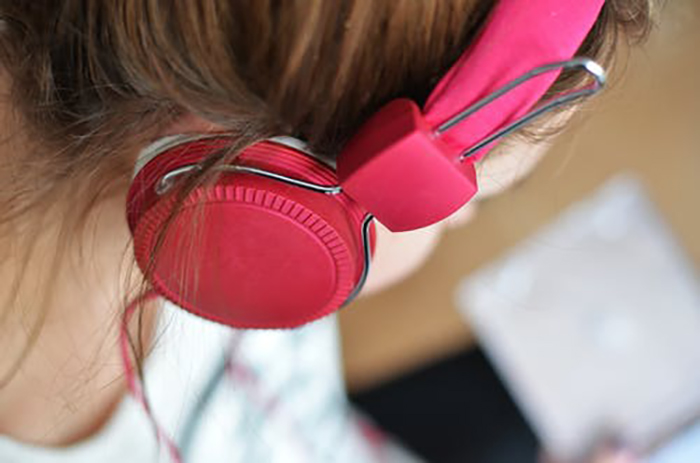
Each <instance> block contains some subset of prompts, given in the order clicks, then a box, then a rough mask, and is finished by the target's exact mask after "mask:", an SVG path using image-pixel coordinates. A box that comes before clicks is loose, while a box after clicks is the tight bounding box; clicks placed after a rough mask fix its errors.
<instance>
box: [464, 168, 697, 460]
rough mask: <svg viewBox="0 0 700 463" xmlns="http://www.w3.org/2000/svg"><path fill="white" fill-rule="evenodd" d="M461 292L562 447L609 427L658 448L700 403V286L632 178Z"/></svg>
mask: <svg viewBox="0 0 700 463" xmlns="http://www.w3.org/2000/svg"><path fill="white" fill-rule="evenodd" d="M456 298H457V302H458V306H459V307H460V310H461V311H462V313H463V314H464V315H465V316H466V317H467V318H468V320H469V322H470V323H471V324H472V326H473V327H474V329H475V331H476V333H477V336H479V338H480V341H481V343H482V346H483V347H484V349H485V350H486V352H487V354H488V355H489V356H490V358H491V360H492V361H493V363H494V365H495V367H496V368H497V370H499V372H500V374H501V375H502V377H503V378H504V380H505V381H506V383H507V384H508V386H509V388H510V389H511V392H512V394H513V396H514V398H515V400H516V401H517V402H518V403H519V405H520V407H521V408H522V409H523V411H524V413H525V414H526V416H527V417H528V419H529V421H530V423H531V425H532V426H533V428H534V429H535V430H536V432H537V434H538V435H539V436H540V439H541V440H542V441H543V444H544V445H545V446H546V447H547V448H548V449H550V450H551V451H552V452H554V453H555V454H556V455H559V456H560V457H563V458H574V457H576V456H578V455H580V454H581V453H582V452H584V451H585V450H586V449H587V448H588V446H590V445H591V444H592V443H593V442H594V441H595V439H597V438H599V437H600V436H601V435H602V434H605V433H615V434H616V436H617V437H621V438H623V439H626V440H627V441H628V442H631V443H632V444H633V445H635V446H636V447H638V448H643V449H644V448H649V446H651V445H653V444H656V443H658V441H659V440H660V439H664V438H666V437H668V436H667V435H668V433H669V432H672V431H673V430H676V429H677V428H678V427H679V426H680V425H682V424H684V423H687V422H688V421H690V420H692V419H693V418H694V417H696V415H697V412H700V285H699V284H698V279H697V276H696V274H695V272H694V269H693V268H692V267H691V265H690V263H689V262H688V260H687V259H686V258H685V256H684V255H683V252H682V250H681V249H680V247H679V246H678V244H677V243H676V241H675V239H674V237H673V236H672V234H671V233H670V231H669V230H668V228H667V226H666V225H665V223H664V222H663V219H662V218H661V217H660V216H659V214H658V213H657V212H656V211H655V210H654V207H653V206H652V204H651V202H650V201H649V199H648V198H647V197H646V195H645V193H644V190H643V188H642V186H641V184H640V183H639V182H637V181H636V180H634V179H632V178H628V177H618V178H616V179H614V180H612V181H610V182H609V183H608V184H606V186H604V187H603V188H602V189H601V190H600V191H599V192H597V193H596V194H595V195H594V196H592V197H591V198H589V199H588V200H586V201H583V202H581V203H579V204H576V205H574V206H573V207H572V208H571V209H570V210H568V211H567V212H566V213H564V214H563V215H561V216H560V217H559V218H558V219H557V220H556V221H555V222H554V223H552V224H551V225H549V226H548V227H546V228H544V229H543V230H541V231H540V232H539V233H537V234H536V235H535V236H534V237H532V238H530V239H529V240H527V241H526V242H525V243H522V244H521V245H519V246H518V247H516V248H515V249H513V250H511V251H510V252H509V253H508V254H507V255H506V256H505V257H503V258H502V259H500V260H498V261H497V262H495V263H493V264H492V265H490V266H488V267H487V268H484V269H482V270H480V271H478V272H476V273H475V274H473V275H470V276H468V277H466V278H465V279H464V280H463V282H462V283H461V285H460V286H459V288H458V290H457V293H456ZM693 461H700V456H698V457H697V460H693Z"/></svg>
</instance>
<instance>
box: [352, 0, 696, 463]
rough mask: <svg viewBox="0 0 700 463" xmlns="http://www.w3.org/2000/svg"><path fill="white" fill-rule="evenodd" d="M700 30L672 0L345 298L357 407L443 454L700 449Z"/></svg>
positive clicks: (688, 10) (657, 454)
mask: <svg viewBox="0 0 700 463" xmlns="http://www.w3.org/2000/svg"><path fill="white" fill-rule="evenodd" d="M699 48H700V1H698V0H672V1H668V2H666V6H665V7H664V9H663V10H662V12H661V14H660V21H659V24H658V27H657V28H656V29H655V30H654V31H653V34H652V37H651V40H650V41H649V42H648V43H647V44H646V45H645V46H644V47H643V48H641V49H635V50H632V51H630V52H629V53H628V54H629V57H628V58H627V59H626V60H622V61H621V62H620V65H619V66H618V69H616V70H615V72H614V76H613V83H612V85H611V87H610V88H609V89H608V91H607V92H606V94H605V95H604V96H602V97H600V98H598V99H597V101H595V102H594V103H593V104H591V105H589V106H588V107H587V109H586V111H585V112H584V114H582V115H581V116H580V117H579V118H578V121H577V122H576V123H575V124H574V125H573V126H572V127H571V128H570V129H568V130H567V132H565V133H564V134H563V135H562V136H560V137H559V138H558V139H557V141H556V144H555V146H554V147H553V149H552V150H551V152H550V153H549V154H548V155H547V157H546V158H545V160H544V161H543V162H542V164H541V165H540V166H538V168H537V169H536V171H535V172H534V174H532V175H531V176H529V177H528V178H527V179H526V180H525V181H524V182H521V183H520V184H519V185H518V186H516V187H515V188H512V189H511V190H509V191H507V192H506V193H504V194H502V195H500V196H498V197H496V198H493V199H489V200H487V201H485V202H483V203H482V204H481V205H480V208H479V214H478V216H477V217H476V219H475V220H474V221H473V222H471V223H470V224H469V225H467V226H465V227H463V228H461V229H457V230H453V231H451V232H449V233H448V234H447V236H446V237H445V238H444V239H443V241H442V243H441V244H440V247H439V249H438V250H437V252H436V253H435V254H434V256H433V258H432V259H431V261H430V262H429V263H427V264H426V265H425V266H424V267H423V268H422V269H421V271H419V272H418V273H417V274H415V275H413V276H412V277H410V278H409V279H407V280H405V281H403V282H402V283H400V284H399V285H397V286H395V287H393V288H392V289H391V290H388V291H386V292H383V293H380V294H376V295H374V296H370V297H368V298H366V299H363V300H360V301H358V302H357V303H355V304H354V305H353V307H352V309H351V310H345V311H343V313H342V314H341V329H342V338H343V353H344V361H345V375H346V380H347V384H348V387H349V389H350V391H351V394H352V397H353V400H354V401H355V403H356V404H357V405H358V406H359V407H360V408H362V409H363V410H365V411H366V412H367V413H368V414H370V415H371V416H372V417H373V418H374V419H375V420H376V421H378V422H379V423H380V424H381V425H382V426H384V427H385V428H387V429H389V430H390V431H391V432H393V433H394V434H396V435H397V436H398V437H399V438H401V439H402V440H403V441H404V442H405V443H406V444H407V445H408V446H409V447H412V448H413V449H414V450H415V451H417V452H418V453H420V454H422V455H423V456H425V457H426V458H428V459H429V460H430V461H433V462H438V463H439V462H466V463H491V462H508V463H520V462H523V463H526V462H535V461H538V460H537V458H538V454H539V452H540V450H541V449H542V448H543V447H545V448H547V449H549V451H551V452H553V453H556V454H557V455H560V456H562V457H567V458H573V457H575V456H578V455H580V454H581V453H582V452H584V451H585V449H586V448H587V447H590V446H591V445H594V443H595V442H597V441H599V440H602V439H611V438H613V439H620V440H624V441H626V442H628V443H629V444H630V445H633V446H634V447H635V448H637V449H638V450H639V451H640V452H644V453H645V454H646V455H647V458H648V461H650V462H653V463H667V462H676V461H682V462H685V463H688V462H695V461H700V427H697V426H696V424H697V423H696V420H697V417H698V416H700V395H698V394H700V376H698V373H700V278H699V277H698V275H700V273H699V272H698V269H700V207H699V206H698V202H699V200H700V52H699V51H698V49H699ZM503 175H504V176H507V175H508V172H504V173H503ZM523 263H526V264H523ZM696 371H697V372H698V373H696ZM696 390H697V391H696Z"/></svg>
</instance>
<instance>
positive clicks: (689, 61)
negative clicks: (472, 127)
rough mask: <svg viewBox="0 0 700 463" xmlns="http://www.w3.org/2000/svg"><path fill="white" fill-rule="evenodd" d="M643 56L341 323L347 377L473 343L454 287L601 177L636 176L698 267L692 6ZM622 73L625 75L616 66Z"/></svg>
mask: <svg viewBox="0 0 700 463" xmlns="http://www.w3.org/2000/svg"><path fill="white" fill-rule="evenodd" d="M660 18H661V20H660V22H659V25H658V27H657V28H656V29H655V30H654V32H653V34H652V37H651V39H650V41H649V42H648V43H647V44H646V45H645V47H644V48H643V49H636V50H632V51H631V52H630V53H629V58H627V59H624V60H622V61H621V62H620V65H619V66H618V70H621V71H622V72H618V73H617V75H618V78H617V79H613V83H612V85H611V87H610V89H609V90H608V92H607V93H606V95H604V96H603V97H600V98H599V99H598V100H597V101H596V102H594V103H593V104H591V105H590V106H588V107H587V109H586V111H585V113H584V114H582V115H580V117H578V120H577V121H576V122H575V123H574V124H573V126H572V127H571V128H570V129H569V130H567V132H566V133H564V134H562V135H560V136H559V137H558V139H557V142H556V143H555V145H554V146H553V148H552V150H551V152H550V153H548V155H547V157H546V159H545V160H544V161H543V162H542V164H541V165H540V166H538V168H537V169H536V171H535V172H534V173H533V174H532V175H531V176H530V177H529V178H528V179H527V180H526V181H524V182H522V183H520V184H519V185H518V186H516V187H515V188H512V189H511V190H510V191H508V192H506V193H504V194H502V195H501V196H499V197H497V198H493V199H490V200H488V201H487V202H485V203H483V204H482V205H481V206H480V211H479V215H478V216H477V218H476V219H475V220H474V221H473V222H471V223H470V224H469V225H467V226H466V227H463V228H461V229H457V230H454V231H451V232H448V234H447V235H446V236H445V238H444V239H443V241H442V242H441V244H440V245H439V247H438V249H437V251H436V253H435V254H434V256H433V257H432V258H431V260H430V261H429V262H428V263H427V264H426V265H425V266H424V267H423V268H422V269H421V270H420V271H418V272H417V273H416V274H414V275H413V276H411V277H409V278H408V279H407V280H405V281H403V282H402V283H399V284H398V285H396V286H394V287H392V288H391V289H389V290H387V291H384V292H383V293H379V294H376V295H374V296H370V297H367V298H364V299H360V300H358V301H356V302H355V303H354V304H353V305H352V306H351V307H348V308H347V309H345V310H343V311H342V313H341V315H340V320H341V334H342V347H343V357H344V368H345V376H346V381H347V384H348V387H349V388H350V389H351V390H354V391H359V390H363V389H366V388H369V387H371V386H374V385H377V384H379V383H382V382H384V381H387V380H389V379H391V378H394V377H396V376H398V375H401V374H403V373H406V372H408V371H411V370H414V369H417V368H420V367H421V366H423V365H426V364H429V363H431V362H434V361H437V360H439V359H441V358H444V357H447V356H449V355H450V354H453V353H455V352H457V351H460V350H463V349H466V348H469V347H470V346H472V345H473V344H474V342H475V341H474V337H473V335H472V333H471V331H470V329H469V327H468V326H467V325H466V324H465V323H464V321H463V319H462V318H461V317H460V315H459V314H458V313H457V310H456V308H455V306H454V302H453V293H454V288H455V287H456V285H457V283H458V282H459V281H460V280H461V279H462V278H463V277H464V276H465V275H467V274H469V273H470V272H471V271H473V270H474V269H476V268H479V267H480V266H482V265H484V264H485V263H487V262H489V261H490V260H492V259H494V258H495V257H497V256H499V255H501V254H503V253H504V252H505V251H506V250H507V249H509V248H510V247H512V246H514V245H516V244H517V243H518V242H520V241H522V240H523V239H524V238H526V237H527V236H529V235H531V234H533V233H534V232H535V231H536V230H537V229H538V228H540V227H541V226H542V225H544V224H546V223H547V222H549V221H551V220H552V219H553V218H554V217H556V216H557V215H558V214H559V213H560V212H561V211H562V210H564V209H566V208H567V206H568V205H570V204H571V203H573V202H576V201H577V200H580V199H582V198H583V197H585V196H587V195H588V194H590V193H591V192H592V191H594V190H595V189H596V188H597V187H598V186H600V185H601V184H602V183H604V182H605V180H606V179H609V178H610V177H612V176H614V175H615V174H617V173H621V172H628V173H632V174H635V175H636V176H637V177H639V178H640V179H641V180H642V181H643V183H644V184H645V186H646V187H647V189H648V192H649V194H650V196H651V198H652V200H653V201H654V202H655V204H656V205H657V207H658V208H659V210H660V211H661V212H662V214H663V215H664V217H665V219H666V220H667V221H668V223H669V224H670V225H671V227H672V229H673V231H674V232H675V233H676V235H677V236H678V238H679V240H680V242H681V244H682V245H683V247H684V249H685V250H686V251H687V253H688V255H689V256H690V258H691V260H692V261H693V262H695V264H696V265H697V266H698V268H700V213H699V212H698V211H699V207H698V204H697V203H698V199H700V58H699V57H698V51H697V47H698V46H700V3H699V2H697V1H696V0H673V2H667V7H666V9H665V10H664V11H663V12H662V14H661V15H660ZM623 68H624V69H623Z"/></svg>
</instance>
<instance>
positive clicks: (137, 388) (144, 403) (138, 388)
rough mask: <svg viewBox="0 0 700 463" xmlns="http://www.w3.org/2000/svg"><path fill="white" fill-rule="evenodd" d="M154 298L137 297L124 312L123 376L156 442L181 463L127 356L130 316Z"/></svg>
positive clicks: (121, 341) (151, 293)
mask: <svg viewBox="0 0 700 463" xmlns="http://www.w3.org/2000/svg"><path fill="white" fill-rule="evenodd" d="M156 297H158V294H156V293H155V292H154V291H153V290H150V291H148V292H147V293H145V294H144V295H142V296H139V297H137V298H136V299H134V300H133V301H131V302H130V303H129V305H128V306H127V308H126V310H125V311H124V317H123V318H122V324H121V328H120V330H119V347H120V350H121V356H122V362H123V364H124V375H125V377H126V383H127V386H128V387H129V392H130V393H131V395H132V396H133V397H134V398H135V399H136V400H137V401H138V402H139V403H140V404H141V407H142V408H143V410H144V411H145V412H146V416H147V417H148V419H149V421H150V422H151V425H152V426H153V429H154V430H155V432H156V436H157V438H158V441H159V442H162V443H164V444H165V446H166V447H167V448H168V452H169V453H170V458H171V459H172V461H173V462H175V463H182V457H181V456H180V450H179V449H178V448H177V445H176V444H175V442H174V441H173V440H172V438H171V437H170V436H168V434H167V432H166V431H165V430H164V429H163V427H162V426H161V425H160V424H159V423H158V421H157V420H156V418H155V416H153V412H152V411H151V407H150V405H149V403H148V400H147V399H146V395H145V394H144V391H143V384H142V382H141V379H140V378H139V377H138V375H137V374H136V372H135V371H134V364H133V363H132V361H131V356H130V355H129V354H130V353H129V346H130V344H129V336H128V324H129V320H130V319H131V316H132V315H133V313H134V311H135V310H136V307H138V306H139V305H140V304H142V303H144V302H146V301H148V300H150V299H153V298H156Z"/></svg>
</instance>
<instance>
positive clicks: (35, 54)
mask: <svg viewBox="0 0 700 463" xmlns="http://www.w3.org/2000/svg"><path fill="white" fill-rule="evenodd" d="M493 4H494V2H493V1H487V0H445V1H440V2H415V1H411V0H407V1H400V2H398V1H381V2H378V1H375V0H354V1H342V2H323V1H303V0H300V1H285V2H271V1H261V0H246V1H243V0H237V1H230V0H198V1H179V2H166V1H160V0H138V1H137V0H125V1H120V2H111V1H108V2H104V1H96V0H62V1H45V0H32V1H22V2H12V3H11V4H8V5H3V6H2V7H0V17H1V18H2V27H1V28H0V34H2V35H1V40H0V51H1V52H2V54H1V57H2V66H3V67H2V76H1V78H2V88H3V91H4V93H5V94H4V97H5V98H4V100H3V106H2V117H3V121H4V122H5V123H4V124H3V127H4V130H6V133H4V134H3V140H4V141H5V142H4V144H3V145H2V147H0V155H2V157H3V164H4V166H5V168H4V169H3V171H2V172H0V183H1V184H2V185H3V188H2V190H0V227H1V228H0V243H2V248H0V252H3V253H4V252H13V253H14V254H13V255H14V256H15V257H14V258H13V259H8V260H7V262H14V264H13V265H12V266H11V267H10V268H9V270H7V271H8V272H9V274H10V276H11V277H12V278H14V282H15V283H13V284H9V285H8V286H7V287H6V289H5V287H3V288H2V289H3V291H2V292H1V293H0V297H3V298H7V299H5V300H3V303H4V305H5V306H6V307H11V306H14V305H16V304H18V303H19V302H18V301H21V300H25V301H26V300H27V299H26V297H25V296H26V294H27V293H29V292H32V293H39V294H42V297H40V298H39V299H37V300H40V301H43V303H38V304H37V305H45V304H48V300H49V299H48V297H49V296H48V294H50V291H49V290H50V287H51V285H50V282H51V281H52V282H53V283H56V281H57V277H56V275H57V274H59V273H60V271H61V269H63V267H64V266H65V265H68V264H69V261H71V262H72V260H71V259H69V257H71V256H73V257H75V256H79V257H80V258H81V259H84V260H83V261H80V265H79V266H78V267H80V266H81V265H84V263H85V262H91V259H92V260H99V262H100V265H102V266H104V267H106V268H110V269H113V268H114V267H116V266H118V264H119V262H120V257H121V256H120V252H121V253H122V254H123V253H124V252H126V251H127V250H128V244H129V243H128V233H127V232H126V224H125V222H124V218H123V215H122V214H123V209H121V207H122V206H123V201H124V195H125V193H126V189H127V187H128V184H129V182H130V180H131V173H132V170H133V167H134V162H135V159H136V156H137V153H138V151H139V149H140V148H142V147H143V146H145V145H146V144H148V143H149V142H150V141H151V140H153V139H155V138H158V137H159V136H161V135H163V134H165V133H173V132H181V131H192V132H196V131H201V130H209V129H210V128H211V129H223V130H226V131H227V132H230V133H232V134H234V135H235V137H236V138H237V142H236V147H237V148H239V149H240V148H243V147H245V146H248V145H250V144H252V143H254V142H257V141H260V140H262V139H265V138H267V137H270V136H276V135H292V136H294V137H297V138H300V139H303V140H305V141H307V142H308V143H309V146H310V148H311V149H312V150H313V151H314V152H316V153H321V154H323V155H325V156H328V157H331V158H332V157H334V156H335V155H336V154H337V153H338V151H339V150H340V148H341V147H342V146H343V143H344V142H345V141H346V140H347V139H348V138H349V137H350V136H351V135H352V134H353V133H354V132H355V130H356V129H357V128H358V127H359V126H360V125H361V124H362V122H364V120H365V119H366V118H367V117H368V116H369V115H371V114H372V113H373V112H375V111H376V110H377V109H378V108H380V107H381V106H382V105H383V104H385V103H386V102H388V101H390V100H391V99H393V98H396V97H399V96H402V97H408V98H411V99H414V100H415V101H417V102H418V103H422V102H424V101H425V99H426V97H427V95H428V93H429V92H430V91H431V89H432V88H433V86H434V85H435V84H436V82H437V80H438V79H439V78H440V77H441V76H442V75H443V74H444V72H445V71H446V70H447V69H448V68H449V67H450V65H451V64H452V63H453V62H454V61H455V59H456V58H457V57H458V56H459V55H460V53H461V52H462V51H463V50H464V49H465V48H466V46H467V45H468V44H469V42H470V41H471V40H472V38H473V37H474V35H475V34H476V32H477V31H478V29H479V27H480V25H481V24H482V23H483V20H484V18H485V17H486V16H487V14H488V12H489V11H490V9H491V8H492V6H493ZM651 4H652V0H609V1H608V2H607V3H606V5H605V7H604V11H603V13H602V15H601V16H600V18H599V19H598V22H597V23H596V25H595V27H594V28H593V30H592V32H591V33H590V35H589V37H588V38H587V40H586V41H585V43H584V44H583V46H582V47H581V50H580V52H579V54H580V55H584V56H588V57H591V58H594V59H598V60H600V61H603V62H608V61H609V60H610V58H611V57H612V52H613V50H615V49H616V48H617V45H618V44H619V43H620V38H621V37H622V36H623V35H624V36H625V37H630V36H635V35H639V34H641V33H643V31H645V30H646V28H647V27H648V24H649V16H650V10H651ZM477 72H478V70H477ZM580 79H581V75H580V74H578V73H564V74H563V75H562V76H561V78H560V79H559V80H558V82H557V83H556V84H555V85H554V87H553V88H552V89H551V92H550V93H559V92H561V91H564V90H566V89H571V88H573V86H575V85H576V84H577V83H579V82H580ZM550 122H551V121H550ZM545 123H546V121H545ZM209 124H211V127H209ZM509 146H510V148H509V149H508V150H507V151H508V153H505V152H502V153H496V154H495V155H494V156H493V157H492V158H493V160H494V161H495V160H497V159H499V158H500V159H503V158H504V157H505V156H513V157H514V159H515V158H516V157H517V156H518V155H519V154H518V152H520V155H521V156H522V155H523V154H522V151H521V150H524V149H525V148H526V147H528V149H530V148H531V146H530V145H528V142H525V141H523V142H520V143H512V144H510V145H509ZM502 151H505V150H502ZM233 154H235V153H227V154H226V155H227V156H231V155H233ZM218 162H223V159H211V160H210V162H208V163H207V167H209V168H205V169H202V171H201V172H198V173H196V174H195V175H192V177H191V178H190V179H189V181H188V182H189V184H190V185H195V184H198V183H201V182H205V181H206V180H207V179H208V178H211V177H212V176H214V175H216V172H215V171H214V170H213V169H211V167H213V166H214V165H215V164H216V163H218ZM490 162H491V159H490V158H489V159H486V160H485V161H483V163H482V167H481V169H480V170H481V179H480V180H481V183H482V184H483V185H485V186H486V189H491V188H490V187H489V186H488V182H489V181H488V176H489V165H490ZM91 217H92V218H93V219H90V218H91ZM95 217H98V218H95ZM91 220H92V222H91ZM91 223H92V224H93V225H92V228H85V226H86V224H91ZM426 236H427V238H426V239H425V240H419V242H418V243H412V244H411V245H410V246H409V250H410V251H411V252H412V253H414V254H415V255H416V256H417V257H416V258H415V259H413V260H414V261H415V262H418V261H420V254H421V253H424V250H427V249H428V248H429V247H430V243H432V242H433V239H432V235H429V234H428V235H426ZM86 240H90V241H89V243H90V245H89V246H85V243H86ZM41 243H50V244H48V245H45V246H44V247H37V246H41ZM385 248H386V249H388V246H386V247H385ZM31 249H42V250H43V251H45V252H48V253H49V254H52V255H49V256H41V259H39V257H37V252H33V253H32V252H31ZM77 249H80V251H76V250H77ZM380 252H381V251H380ZM403 252H405V251H403ZM18 256H20V257H18ZM404 257H405V254H404ZM37 259H39V261H38V262H41V264H33V263H34V262H35V261H37ZM406 260H410V259H406ZM47 262H48V263H50V265H49V264H47ZM32 265H38V266H39V267H40V268H41V269H42V270H45V269H48V268H51V269H53V270H52V271H51V272H49V274H48V275H47V278H46V279H45V280H41V281H43V282H44V283H42V284H41V285H39V286H40V288H39V290H38V291H37V288H36V286H37V285H36V283H33V284H32V285H31V287H30V286H28V283H27V280H26V278H25V279H23V277H24V276H25V275H24V274H25V271H26V270H27V268H32ZM70 265H73V264H70ZM90 265H92V264H90ZM25 267H26V268H25ZM409 267H410V266H408V265H405V262H404V265H403V270H402V272H403V271H405V270H406V269H408V268H409ZM81 268H82V267H81ZM2 271H3V269H1V268H0V274H2ZM82 271H83V272H84V271H85V270H82ZM120 272H121V270H119V271H117V270H112V273H109V272H107V273H106V274H109V275H111V276H119V277H121V276H123V275H121V273H120ZM402 272H399V273H402ZM376 276H377V277H378V278H380V279H381V273H380V274H378V275H376ZM395 277H396V275H394V277H393V278H395ZM57 284H58V286H60V285H61V283H60V282H59V283H57ZM34 295H36V294H34Z"/></svg>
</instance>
